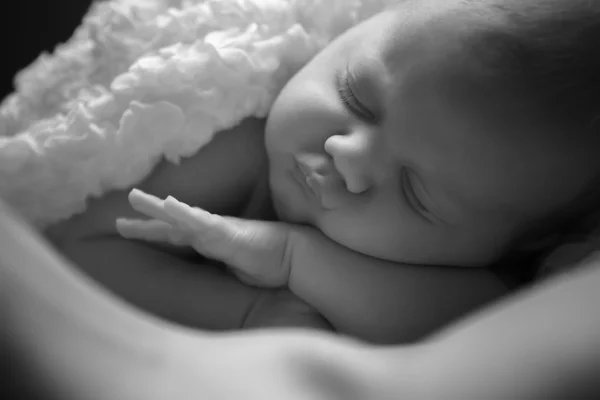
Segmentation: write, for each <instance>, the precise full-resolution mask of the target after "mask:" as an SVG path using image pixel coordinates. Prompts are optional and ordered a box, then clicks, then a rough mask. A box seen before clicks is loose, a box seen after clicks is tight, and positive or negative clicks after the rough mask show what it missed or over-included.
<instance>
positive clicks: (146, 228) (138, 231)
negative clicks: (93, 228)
mask: <svg viewBox="0 0 600 400" xmlns="http://www.w3.org/2000/svg"><path fill="white" fill-rule="evenodd" d="M116 228H117V232H118V233H119V234H120V235H121V236H123V237H124V238H126V239H135V240H144V241H148V242H161V243H171V244H174V245H186V244H187V242H188V240H187V237H186V235H185V232H182V231H181V230H179V229H177V228H175V227H173V226H172V225H171V224H169V223H168V222H165V221H161V220H156V219H152V220H141V219H129V218H118V219H117V222H116Z"/></svg>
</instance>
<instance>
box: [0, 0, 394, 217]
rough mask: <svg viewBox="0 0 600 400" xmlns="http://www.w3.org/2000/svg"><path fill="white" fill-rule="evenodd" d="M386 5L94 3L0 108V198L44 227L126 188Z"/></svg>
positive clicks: (349, 1) (235, 117)
mask: <svg viewBox="0 0 600 400" xmlns="http://www.w3.org/2000/svg"><path fill="white" fill-rule="evenodd" d="M396 1H398V0H112V1H107V2H99V3H96V4H94V5H93V6H92V7H91V9H90V10H89V12H88V14H87V16H86V17H85V19H84V21H83V23H82V25H81V26H80V27H79V28H78V30H77V31H76V32H75V34H74V35H73V37H72V38H71V39H70V40H69V41H68V42H67V43H65V44H63V45H61V46H59V47H58V48H57V49H56V51H55V52H54V54H52V55H48V54H43V55H41V56H40V57H39V58H38V59H37V60H36V61H35V62H34V63H33V64H32V65H31V66H29V67H28V68H26V69H25V70H24V71H22V72H20V73H19V74H18V76H17V77H16V80H15V83H16V88H17V90H16V92H15V93H14V94H12V95H11V96H9V97H8V98H6V99H5V100H4V102H3V103H2V104H1V105H0V197H2V198H3V199H5V200H6V201H7V202H8V203H9V204H11V205H12V206H13V207H14V208H15V209H16V210H17V211H18V212H19V213H21V214H22V215H23V216H24V217H25V218H26V219H28V220H29V222H31V223H32V224H34V225H35V226H36V227H38V228H43V227H45V226H47V225H49V224H52V223H54V222H57V221H60V220H63V219H65V218H69V217H70V216H72V215H73V214H76V213H78V212H81V211H83V210H85V207H86V200H87V199H88V198H89V197H90V196H101V195H102V194H104V193H105V192H107V191H108V190H111V189H117V188H127V187H131V186H134V185H135V184H136V183H137V182H139V181H140V180H142V179H143V178H144V177H145V176H146V175H147V174H148V173H149V172H150V171H151V170H152V168H153V167H154V165H155V164H156V163H157V162H158V161H159V160H160V159H161V158H162V157H165V158H166V159H168V160H170V161H171V162H174V163H177V162H178V161H179V159H180V158H181V157H187V156H190V155H192V154H194V153H196V152H197V151H198V150H199V149H200V148H201V147H202V146H204V145H205V144H206V143H208V142H209V141H210V140H211V138H212V137H213V135H214V134H215V132H218V131H220V130H223V129H226V128H229V127H232V126H235V125H236V124H237V123H239V122H240V121H241V120H242V119H243V118H245V117H248V116H256V117H264V116H266V115H267V113H268V111H269V108H270V106H271V104H272V102H273V100H274V98H275V97H276V96H277V94H278V93H279V91H280V90H281V88H282V87H283V85H284V84H285V82H286V81H287V80H288V79H289V78H290V77H291V76H292V75H293V74H294V73H295V72H296V71H297V70H298V69H299V68H301V67H302V66H303V65H304V64H305V63H306V62H307V61H308V60H309V59H310V58H311V57H312V56H313V55H314V54H315V53H316V52H317V51H319V49H321V48H322V47H323V46H325V45H326V44H327V43H329V42H330V41H331V40H332V39H333V38H334V37H336V36H337V35H339V34H340V33H341V32H343V31H344V30H346V29H347V28H348V27H350V26H352V25H354V24H356V23H357V22H359V21H361V20H363V19H365V18H367V17H369V16H371V15H373V14H374V13H376V12H378V11H380V10H381V9H382V8H383V7H384V6H385V5H387V4H389V3H393V2H396Z"/></svg>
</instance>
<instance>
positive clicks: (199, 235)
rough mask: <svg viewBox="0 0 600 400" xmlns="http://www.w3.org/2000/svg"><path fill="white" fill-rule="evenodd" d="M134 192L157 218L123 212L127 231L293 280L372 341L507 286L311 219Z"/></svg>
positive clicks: (446, 317)
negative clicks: (406, 256) (378, 249)
mask: <svg viewBox="0 0 600 400" xmlns="http://www.w3.org/2000/svg"><path fill="white" fill-rule="evenodd" d="M130 200H131V203H132V205H133V206H134V208H136V209H138V210H139V211H141V212H143V213H145V214H147V215H149V216H150V217H153V218H155V219H154V220H150V221H145V220H142V221H132V220H120V221H119V223H118V225H119V231H120V232H121V234H122V235H123V236H125V237H129V238H135V239H143V240H149V241H157V242H169V243H172V244H177V245H183V246H192V247H193V248H195V249H196V250H197V251H198V252H199V253H201V254H203V255H206V256H207V257H211V258H214V259H218V260H220V261H223V262H224V263H226V264H227V265H229V266H230V267H231V268H232V270H233V271H234V273H235V274H236V275H237V276H238V277H239V278H240V279H241V280H243V281H244V282H246V283H250V284H255V285H259V286H271V287H277V286H284V285H289V287H290V289H291V290H292V292H294V293H295V294H296V295H297V296H298V297H300V298H301V299H303V300H304V301H306V302H307V303H309V304H310V305H312V306H313V307H315V308H316V309H317V310H318V311H319V312H320V313H321V314H323V316H325V318H327V319H328V320H329V322H331V323H332V325H333V326H334V327H335V328H336V330H338V331H339V332H342V333H346V334H350V335H352V336H356V337H360V338H362V339H366V340H369V341H372V342H379V343H390V342H394V343H398V342H406V341H411V340H415V339H418V338H420V337H422V336H423V335H425V334H427V333H430V332H432V331H433V330H435V329H436V328H439V327H440V326H441V325H443V324H445V323H447V322H450V321H451V320H453V319H455V318H457V317H459V316H461V315H462V314H464V313H466V312H468V311H471V310H473V309H474V308H475V307H477V306H479V305H482V304H484V303H486V302H489V301H490V300H492V299H495V298H497V297H498V296H500V295H501V294H503V293H504V292H505V290H506V289H505V287H504V286H503V285H502V284H501V283H500V281H499V280H498V279H497V278H495V276H494V275H493V274H492V273H491V272H489V271H486V270H476V269H467V268H464V269H461V268H449V267H444V268H442V267H430V266H412V265H406V264H399V263H393V262H388V261H383V260H379V259H375V258H371V257H368V256H364V255H361V254H358V253H356V252H353V251H351V250H349V249H347V248H345V247H342V246H340V245H338V244H337V243H334V242H333V241H331V240H330V239H329V238H327V237H325V236H324V235H323V234H322V233H320V232H319V231H317V230H316V229H313V228H309V227H303V226H296V225H290V224H285V223H279V222H277V223H275V222H265V221H250V220H242V219H237V218H230V217H222V216H219V215H214V214H211V213H208V212H207V211H205V210H201V209H198V208H191V207H189V206H187V205H186V204H183V203H181V202H178V201H177V200H175V199H174V198H167V199H166V200H160V199H157V198H155V197H153V196H148V195H146V194H144V193H141V192H139V191H133V192H132V193H131V195H130Z"/></svg>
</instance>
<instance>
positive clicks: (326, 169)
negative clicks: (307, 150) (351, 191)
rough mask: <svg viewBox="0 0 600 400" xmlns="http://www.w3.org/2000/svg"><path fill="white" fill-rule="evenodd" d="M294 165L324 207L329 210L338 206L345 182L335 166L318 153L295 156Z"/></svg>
mask: <svg viewBox="0 0 600 400" xmlns="http://www.w3.org/2000/svg"><path fill="white" fill-rule="evenodd" d="M295 159H296V166H297V167H298V169H299V170H300V172H301V175H302V177H301V178H304V180H305V182H306V185H307V186H308V188H309V189H310V190H311V192H312V193H313V194H314V195H315V197H316V198H317V199H318V200H319V202H320V203H321V206H322V207H323V208H324V209H327V210H331V209H334V208H336V207H337V206H339V204H340V203H341V200H342V198H343V194H344V192H345V190H346V189H345V184H344V181H343V179H342V178H341V176H340V175H339V173H338V172H337V171H336V170H335V167H333V165H332V164H331V163H330V162H329V161H328V160H327V159H326V158H324V157H322V156H319V155H313V154H308V155H302V156H298V157H295Z"/></svg>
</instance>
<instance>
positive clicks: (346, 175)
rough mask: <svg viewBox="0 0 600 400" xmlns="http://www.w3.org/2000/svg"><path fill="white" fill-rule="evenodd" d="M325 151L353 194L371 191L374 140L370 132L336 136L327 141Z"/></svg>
mask: <svg viewBox="0 0 600 400" xmlns="http://www.w3.org/2000/svg"><path fill="white" fill-rule="evenodd" d="M325 151H326V152H327V153H328V154H329V155H330V156H331V157H332V158H333V163H334V164H335V167H336V169H337V170H338V172H339V173H340V175H341V176H342V178H343V179H344V181H345V183H346V188H347V189H348V191H349V192H351V193H362V192H365V191H367V190H368V189H369V186H370V184H371V171H372V167H373V165H372V161H373V154H372V153H373V140H372V138H371V135H370V133H369V132H353V133H351V134H346V135H334V136H331V137H330V138H328V139H327V140H326V141H325Z"/></svg>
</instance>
